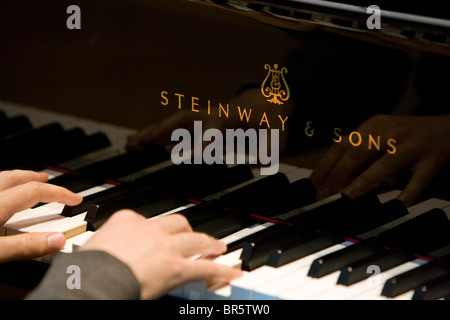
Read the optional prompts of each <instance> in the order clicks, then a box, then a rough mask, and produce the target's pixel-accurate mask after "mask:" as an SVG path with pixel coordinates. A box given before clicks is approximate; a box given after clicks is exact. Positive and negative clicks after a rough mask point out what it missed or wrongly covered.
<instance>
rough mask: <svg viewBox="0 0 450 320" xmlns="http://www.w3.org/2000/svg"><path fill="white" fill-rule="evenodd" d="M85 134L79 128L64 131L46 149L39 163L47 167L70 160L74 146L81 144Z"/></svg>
mask: <svg viewBox="0 0 450 320" xmlns="http://www.w3.org/2000/svg"><path fill="white" fill-rule="evenodd" d="M85 137H86V134H85V133H84V131H83V130H82V129H81V128H73V129H71V130H68V131H65V132H64V133H63V135H62V136H60V137H58V138H55V139H54V141H52V144H51V145H49V146H48V148H46V150H45V151H44V154H43V155H42V156H41V157H40V159H39V161H40V162H41V163H44V164H48V165H55V164H57V163H60V162H64V161H67V160H69V159H72V158H73V157H72V153H71V151H72V150H73V148H74V146H76V145H77V144H79V143H82V142H83V140H84V138H85Z"/></svg>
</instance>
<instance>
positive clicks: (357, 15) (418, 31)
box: [197, 0, 450, 53]
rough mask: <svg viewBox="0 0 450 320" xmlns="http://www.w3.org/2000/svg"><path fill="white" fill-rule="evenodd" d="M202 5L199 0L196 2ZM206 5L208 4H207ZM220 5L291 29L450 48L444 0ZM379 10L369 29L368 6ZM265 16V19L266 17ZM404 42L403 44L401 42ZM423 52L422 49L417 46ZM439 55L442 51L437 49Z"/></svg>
mask: <svg viewBox="0 0 450 320" xmlns="http://www.w3.org/2000/svg"><path fill="white" fill-rule="evenodd" d="M197 1H200V2H203V1H202V0H197ZM208 2H209V1H208ZM211 2H213V3H216V4H218V5H220V6H225V7H229V8H233V9H236V10H238V11H241V12H243V13H245V14H246V15H249V16H253V17H254V18H255V19H258V20H261V21H263V22H264V21H265V22H268V23H273V24H275V25H278V26H282V27H285V28H290V29H294V30H302V29H303V28H305V23H306V24H311V25H316V26H321V27H330V28H333V29H338V30H347V31H357V32H359V33H365V34H366V35H367V34H368V33H369V34H370V35H371V36H373V37H374V38H379V39H380V40H381V39H383V40H387V41H389V42H393V43H395V42H396V41H397V43H403V44H404V45H406V46H411V45H412V46H413V47H414V46H415V45H414V44H413V43H409V44H408V42H407V41H406V42H404V40H406V39H409V40H413V41H416V40H417V41H419V42H422V43H423V44H425V43H426V44H428V45H437V46H438V47H443V48H447V49H448V47H449V46H450V33H449V29H450V14H449V12H450V2H449V1H447V0H434V1H427V2H426V3H425V2H418V1H413V2H411V1H394V2H393V1H376V3H375V2H374V1H366V0H342V1H327V0H285V1H270V0H266V1H253V0H228V1H221V0H217V1H215V0H212V1H211ZM372 5H376V6H378V8H380V10H381V11H380V17H381V18H380V28H377V29H376V30H368V27H367V24H366V22H367V19H368V17H369V16H370V15H371V14H372V13H373V11H368V7H370V6H372ZM265 15H266V16H265ZM271 18H272V19H271ZM402 40H403V41H402ZM419 47H420V48H421V49H424V50H426V47H425V46H419ZM436 50H437V51H438V52H440V53H445V50H440V49H436Z"/></svg>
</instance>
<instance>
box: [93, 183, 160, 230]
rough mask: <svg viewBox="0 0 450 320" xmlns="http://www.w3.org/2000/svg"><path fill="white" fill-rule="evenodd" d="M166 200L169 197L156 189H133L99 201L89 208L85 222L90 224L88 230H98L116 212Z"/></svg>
mask: <svg viewBox="0 0 450 320" xmlns="http://www.w3.org/2000/svg"><path fill="white" fill-rule="evenodd" d="M166 198H168V197H167V196H165V195H163V194H160V193H158V192H156V190H155V188H149V189H147V190H142V189H137V190H136V189H133V190H130V192H127V193H123V194H122V195H120V196H117V197H114V198H110V199H105V200H104V201H97V202H95V203H94V204H92V205H91V206H90V207H89V209H88V211H87V214H86V218H85V221H87V223H88V230H92V231H95V230H97V229H98V228H99V227H100V226H101V225H102V224H103V223H104V222H105V221H106V220H108V219H109V217H111V215H112V214H114V213H115V212H116V211H119V210H121V209H131V210H134V209H135V208H139V207H142V206H145V205H148V204H151V203H153V202H155V201H158V200H163V199H166Z"/></svg>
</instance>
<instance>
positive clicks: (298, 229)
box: [240, 225, 316, 271]
mask: <svg viewBox="0 0 450 320" xmlns="http://www.w3.org/2000/svg"><path fill="white" fill-rule="evenodd" d="M315 234H316V231H315V230H313V229H310V228H308V227H305V226H302V225H297V226H286V227H282V228H278V232H275V231H273V232H270V233H268V234H267V235H266V236H265V237H259V238H258V239H255V240H252V241H249V242H247V243H245V244H244V246H243V248H242V254H241V257H240V259H241V260H242V270H246V271H251V270H254V269H256V268H258V267H260V266H262V265H264V264H265V263H266V262H267V261H268V259H269V255H270V252H271V251H272V250H276V249H277V248H279V247H281V246H283V245H286V244H288V243H291V242H294V241H295V240H298V239H299V238H300V239H310V238H311V237H313V236H314V235H315Z"/></svg>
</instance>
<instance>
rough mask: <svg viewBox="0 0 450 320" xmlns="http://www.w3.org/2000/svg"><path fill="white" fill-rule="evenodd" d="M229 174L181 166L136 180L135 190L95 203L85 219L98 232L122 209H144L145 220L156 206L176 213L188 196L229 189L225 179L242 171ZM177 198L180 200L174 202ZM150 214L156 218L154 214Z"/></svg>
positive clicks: (205, 167) (218, 168) (225, 169)
mask: <svg viewBox="0 0 450 320" xmlns="http://www.w3.org/2000/svg"><path fill="white" fill-rule="evenodd" d="M228 172H230V170H229V169H228V167H227V166H226V165H217V166H212V165H198V166H197V165H196V166H192V165H184V166H183V165H182V166H172V167H168V168H165V169H164V170H161V171H159V172H155V173H151V174H149V175H147V176H144V177H141V178H139V179H136V180H135V186H136V187H135V190H133V191H130V192H129V193H128V194H125V195H124V196H123V197H121V198H119V199H118V198H113V199H106V200H103V201H100V202H95V203H93V204H92V205H91V206H90V207H89V210H88V213H87V215H86V221H88V227H89V226H96V227H95V228H98V227H99V226H100V225H101V224H103V223H104V221H106V220H107V219H108V218H109V217H110V216H111V215H112V214H113V213H114V212H116V211H117V210H120V209H123V208H129V209H139V208H141V209H142V212H141V214H143V215H145V216H146V215H148V214H149V210H146V209H147V208H149V206H150V205H151V204H152V203H155V202H158V203H157V205H158V207H157V208H158V210H160V211H164V212H167V211H170V210H173V209H176V208H177V207H179V204H180V203H182V199H183V198H184V199H185V200H184V203H183V204H186V203H187V202H188V200H187V197H189V196H192V195H197V196H198V195H200V194H204V193H208V192H213V191H214V190H215V188H219V187H220V188H224V187H227V183H228V181H229V179H224V178H225V175H226V176H227V177H228V178H230V177H231V176H233V175H235V176H236V174H239V173H240V171H237V172H235V173H234V174H232V175H229V174H227V173H228ZM174 181H176V183H174ZM224 183H225V185H224ZM177 198H178V199H180V200H179V201H174V199H177ZM151 211H152V213H151V214H152V215H153V214H154V213H155V210H151ZM161 213H162V212H161ZM91 228H93V227H91Z"/></svg>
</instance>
